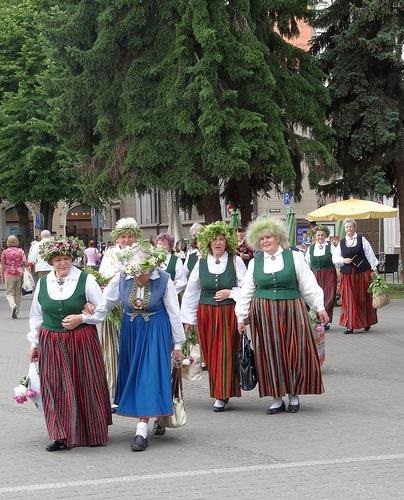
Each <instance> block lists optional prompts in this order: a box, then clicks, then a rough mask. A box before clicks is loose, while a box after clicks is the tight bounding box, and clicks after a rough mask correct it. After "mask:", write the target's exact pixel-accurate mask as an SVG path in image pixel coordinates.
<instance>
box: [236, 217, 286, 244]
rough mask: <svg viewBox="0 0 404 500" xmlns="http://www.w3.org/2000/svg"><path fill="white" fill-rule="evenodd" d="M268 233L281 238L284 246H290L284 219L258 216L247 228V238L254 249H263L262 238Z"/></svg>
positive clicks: (280, 241) (280, 242) (280, 240)
mask: <svg viewBox="0 0 404 500" xmlns="http://www.w3.org/2000/svg"><path fill="white" fill-rule="evenodd" d="M266 234H273V235H274V236H277V237H278V238H279V244H280V246H281V247H282V248H288V247H289V241H288V231H287V229H286V226H285V225H284V224H283V222H282V221H280V220H278V219H273V218H271V217H268V216H266V215H262V216H260V217H257V218H256V219H255V220H254V221H253V222H250V224H249V225H248V228H247V233H246V240H247V243H248V244H249V245H250V246H251V247H252V248H254V250H261V245H260V240H261V237H262V236H264V235H266Z"/></svg>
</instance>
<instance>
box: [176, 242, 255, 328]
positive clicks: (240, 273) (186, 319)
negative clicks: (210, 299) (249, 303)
mask: <svg viewBox="0 0 404 500" xmlns="http://www.w3.org/2000/svg"><path fill="white" fill-rule="evenodd" d="M228 258H229V254H228V253H227V252H225V253H224V254H223V255H222V256H221V257H220V259H215V258H213V256H212V255H210V254H208V257H207V265H208V270H209V272H210V273H211V274H223V273H224V272H225V270H226V266H227V261H228ZM216 260H219V261H220V262H219V264H216ZM235 264H236V265H235V268H236V275H237V286H236V287H234V288H232V290H231V292H230V296H229V298H230V299H233V300H235V301H236V300H237V297H238V293H239V291H240V287H241V285H242V284H243V280H244V276H245V274H246V272H247V269H246V267H245V264H244V262H243V260H242V259H241V258H240V257H238V256H236V258H235ZM200 296H201V283H200V281H199V260H198V261H197V262H196V264H195V267H194V268H193V269H192V272H191V274H190V276H189V279H188V285H187V287H186V289H185V292H184V296H183V297H182V304H181V318H182V322H183V323H188V324H189V325H196V323H197V309H198V303H199V298H200Z"/></svg>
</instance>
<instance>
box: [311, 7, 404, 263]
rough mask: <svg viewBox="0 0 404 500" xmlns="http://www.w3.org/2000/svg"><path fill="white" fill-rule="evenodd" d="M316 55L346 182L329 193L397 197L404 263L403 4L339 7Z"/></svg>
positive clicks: (321, 20) (321, 24) (322, 18)
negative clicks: (323, 75) (324, 76)
mask: <svg viewBox="0 0 404 500" xmlns="http://www.w3.org/2000/svg"><path fill="white" fill-rule="evenodd" d="M316 25H317V27H318V28H320V29H321V30H322V32H321V33H320V34H319V35H318V36H317V37H316V39H315V43H314V50H315V52H317V53H318V54H319V55H320V58H321V62H322V64H323V69H324V71H325V72H326V74H327V76H328V82H329V90H330V95H331V106H330V109H329V117H330V121H331V124H332V127H333V129H334V130H335V156H336V159H337V162H338V164H339V166H340V168H341V170H342V178H341V179H339V180H338V181H336V182H334V183H331V184H329V185H328V186H327V187H326V190H327V192H334V193H337V194H339V195H341V196H343V197H344V198H346V197H348V196H349V195H358V196H365V195H368V194H372V193H376V194H392V195H393V196H394V197H395V200H396V202H398V204H399V206H400V230H401V261H402V262H404V62H403V47H404V3H403V2H402V1H395V0H335V1H334V2H333V4H332V5H331V6H330V7H329V8H327V9H325V10H323V11H320V12H319V14H318V19H317V22H316Z"/></svg>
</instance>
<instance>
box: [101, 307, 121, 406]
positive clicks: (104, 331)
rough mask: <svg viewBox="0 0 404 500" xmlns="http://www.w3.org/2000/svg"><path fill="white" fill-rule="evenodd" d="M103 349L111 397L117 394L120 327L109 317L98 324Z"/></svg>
mask: <svg viewBox="0 0 404 500" xmlns="http://www.w3.org/2000/svg"><path fill="white" fill-rule="evenodd" d="M98 329H99V337H100V341H101V351H102V356H103V359H104V365H105V373H106V376H107V384H108V389H109V394H110V397H111V399H113V398H114V396H115V390H116V376H117V372H118V352H119V336H120V333H119V328H117V327H116V325H115V323H114V322H113V321H111V320H110V319H108V316H107V318H106V319H105V321H103V322H102V323H101V325H99V326H98Z"/></svg>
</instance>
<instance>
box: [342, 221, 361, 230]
mask: <svg viewBox="0 0 404 500" xmlns="http://www.w3.org/2000/svg"><path fill="white" fill-rule="evenodd" d="M345 224H353V225H354V226H355V229H357V228H358V224H357V223H356V220H355V219H344V220H343V221H342V225H343V226H344V227H345Z"/></svg>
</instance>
